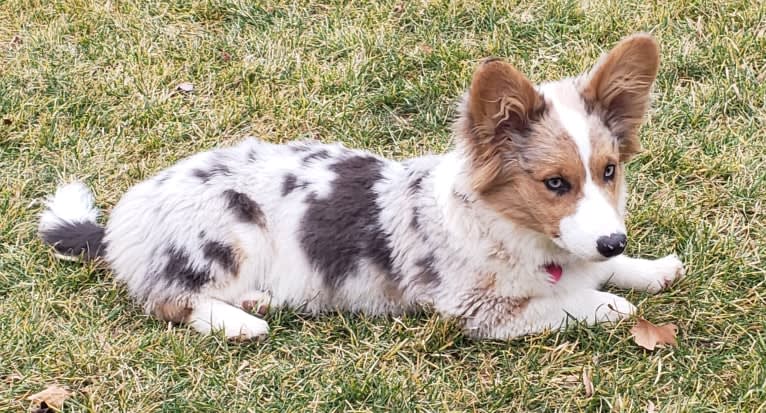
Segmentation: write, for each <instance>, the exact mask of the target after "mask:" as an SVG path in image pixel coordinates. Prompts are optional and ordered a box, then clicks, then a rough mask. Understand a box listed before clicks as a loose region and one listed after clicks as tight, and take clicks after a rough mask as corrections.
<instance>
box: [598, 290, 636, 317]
mask: <svg viewBox="0 0 766 413" xmlns="http://www.w3.org/2000/svg"><path fill="white" fill-rule="evenodd" d="M635 313H636V306H635V305H633V304H631V303H630V301H628V300H626V299H624V298H622V297H620V296H618V295H613V294H609V297H608V299H607V300H605V301H604V302H602V303H601V305H599V306H598V307H597V308H596V322H599V323H616V322H618V321H620V320H622V319H624V318H628V317H630V316H631V315H633V314H635Z"/></svg>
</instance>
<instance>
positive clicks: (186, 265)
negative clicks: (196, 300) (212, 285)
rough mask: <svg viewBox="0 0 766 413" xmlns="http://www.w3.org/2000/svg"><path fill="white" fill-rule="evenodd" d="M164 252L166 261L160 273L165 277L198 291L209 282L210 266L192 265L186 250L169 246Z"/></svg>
mask: <svg viewBox="0 0 766 413" xmlns="http://www.w3.org/2000/svg"><path fill="white" fill-rule="evenodd" d="M165 254H166V255H167V262H166V263H165V268H164V269H163V271H162V275H163V276H164V277H165V278H166V279H168V280H171V281H177V282H178V283H180V284H181V285H183V286H184V287H185V288H187V289H189V290H192V291H199V289H200V288H202V286H204V285H205V284H207V283H208V282H210V268H208V267H206V268H197V267H195V266H193V265H192V264H191V260H190V258H189V254H187V253H186V251H184V250H182V249H179V248H176V247H170V248H169V249H168V250H167V251H166V252H165Z"/></svg>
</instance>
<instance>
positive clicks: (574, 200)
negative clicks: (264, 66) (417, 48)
mask: <svg viewBox="0 0 766 413" xmlns="http://www.w3.org/2000/svg"><path fill="white" fill-rule="evenodd" d="M658 66H659V46H658V44H657V42H656V41H655V40H654V39H653V38H652V37H651V36H650V35H648V34H642V33H639V34H634V35H632V36H629V37H626V38H624V39H623V40H621V41H620V42H619V43H618V44H617V45H615V47H614V48H613V49H612V50H611V51H609V52H608V53H606V54H605V55H603V56H602V57H601V58H600V60H599V61H598V62H597V63H596V64H595V65H594V66H593V67H592V68H591V69H590V70H588V71H586V72H585V73H583V74H581V75H579V76H577V77H572V78H566V79H563V80H558V81H552V82H547V83H542V84H540V85H534V84H533V83H532V82H531V81H530V80H528V79H527V78H526V77H525V76H524V75H523V74H522V73H520V72H519V71H518V70H517V69H516V68H515V67H514V66H512V65H511V64H509V63H507V62H504V61H502V60H500V59H487V60H485V61H483V62H481V63H480V64H479V65H478V66H477V68H476V70H475V72H474V74H473V78H472V80H471V84H470V87H469V89H468V91H467V92H466V93H465V94H464V96H463V97H462V99H461V103H460V104H459V108H458V114H457V116H456V121H455V122H454V127H453V136H454V141H455V142H454V147H453V149H452V150H450V151H449V152H447V153H444V154H441V155H426V156H422V157H417V158H413V159H407V160H404V161H401V162H398V161H392V160H388V159H384V158H382V157H379V156H377V155H375V154H371V153H367V152H363V151H359V150H354V149H349V148H346V147H344V146H341V145H339V144H322V143H319V142H314V141H298V142H291V143H288V144H283V145H276V144H271V143H267V142H264V141H259V140H256V139H248V140H245V141H243V142H241V143H239V144H237V145H236V146H233V147H228V148H219V149H215V150H212V151H209V152H204V153H199V154H196V155H194V156H191V157H189V158H187V159H185V160H182V161H180V162H178V163H177V164H175V165H174V166H171V167H169V168H167V169H165V170H163V171H161V172H160V173H159V174H157V175H156V176H154V177H152V178H149V179H147V180H145V181H143V182H141V183H139V184H137V185H135V186H133V187H132V188H130V189H129V190H128V191H127V193H126V194H125V195H124V196H123V197H122V199H121V200H120V201H119V202H118V203H117V205H116V206H115V207H114V208H113V210H112V211H111V216H110V218H109V220H108V223H107V224H106V226H105V227H102V226H99V224H98V223H97V218H98V215H99V211H98V210H97V209H96V208H95V207H94V199H93V195H92V194H91V192H90V191H89V190H88V188H87V187H86V186H85V185H83V184H82V183H79V182H75V183H71V184H67V185H64V186H61V187H60V188H59V189H58V190H57V191H56V193H55V194H54V195H53V196H52V197H49V199H48V201H47V205H46V209H45V210H44V211H43V213H42V215H41V219H40V224H39V234H40V236H41V238H42V240H43V241H44V242H45V243H47V244H49V245H50V246H52V247H53V248H54V249H55V251H56V252H57V254H58V255H60V256H61V257H63V258H70V259H72V258H75V259H82V260H94V259H99V260H102V261H103V262H106V263H107V264H108V266H109V267H110V268H111V269H112V270H113V272H114V275H115V277H116V280H118V281H119V282H121V283H124V284H125V285H126V286H127V289H128V291H129V292H130V294H131V295H132V296H133V297H134V298H135V299H136V300H137V301H138V302H140V303H142V304H143V306H144V309H145V311H146V312H148V313H150V314H152V315H153V316H155V317H157V318H159V319H161V320H166V321H169V322H173V323H178V324H186V325H189V326H191V327H192V328H194V329H195V330H197V331H199V332H200V333H203V334H208V333H211V332H216V331H222V332H223V334H225V335H226V337H229V338H240V339H254V338H262V337H265V336H267V334H268V332H269V326H268V324H267V322H266V321H264V320H263V318H262V317H260V315H263V314H262V313H263V312H264V309H265V308H266V306H267V305H270V306H273V307H289V308H293V309H295V310H297V311H303V312H307V313H309V314H319V313H323V312H327V311H335V310H341V311H348V312H362V313H365V314H370V315H377V314H399V313H404V312H409V311H413V310H417V309H419V308H422V307H428V308H432V309H433V311H435V312H437V313H438V314H439V315H440V316H442V317H445V318H450V319H457V320H458V322H459V323H460V325H461V326H462V327H463V328H464V331H465V333H466V334H467V335H469V336H471V337H476V338H487V339H501V340H504V339H512V338H515V337H519V336H523V335H528V334H535V333H540V332H543V331H546V330H549V329H559V328H562V327H565V326H566V325H567V324H568V323H569V322H570V321H571V322H573V321H577V322H585V323H588V324H593V323H599V322H616V321H618V320H620V319H623V318H625V317H628V316H630V315H631V314H633V313H634V312H635V311H636V308H635V307H634V306H633V305H632V304H631V303H630V302H628V301H627V300H625V299H624V298H622V297H620V296H618V295H615V294H611V293H608V292H603V291H599V287H601V286H602V285H604V284H610V285H612V286H616V287H618V288H623V289H634V290H642V291H648V292H650V293H656V292H658V291H660V290H662V289H664V288H666V287H668V286H669V285H670V284H671V283H672V282H673V281H675V280H676V279H678V278H679V277H681V276H682V275H683V273H684V267H683V264H682V262H681V261H680V260H679V259H678V258H677V256H676V255H668V256H666V257H664V258H661V259H656V260H648V259H639V258H630V257H627V256H625V255H621V253H622V252H623V251H624V249H625V247H626V244H627V235H626V229H625V224H624V217H625V207H626V198H627V190H626V183H625V164H626V163H627V162H628V161H629V160H630V159H631V158H633V157H634V155H636V154H637V153H638V152H639V151H640V143H639V139H638V131H639V128H640V126H641V124H642V123H643V119H644V117H645V113H646V111H647V109H648V106H649V101H650V92H651V88H652V84H653V83H654V80H655V77H656V75H657V71H658ZM254 310H255V311H254Z"/></svg>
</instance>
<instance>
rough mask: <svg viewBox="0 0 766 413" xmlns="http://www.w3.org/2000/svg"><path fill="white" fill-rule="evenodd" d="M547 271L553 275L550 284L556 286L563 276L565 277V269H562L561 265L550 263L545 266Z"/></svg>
mask: <svg viewBox="0 0 766 413" xmlns="http://www.w3.org/2000/svg"><path fill="white" fill-rule="evenodd" d="M544 268H545V271H546V272H547V273H548V274H550V275H551V278H550V282H551V284H556V283H557V282H559V280H560V279H561V276H562V275H564V269H563V268H561V265H559V264H556V263H550V264H546V265H545V267H544Z"/></svg>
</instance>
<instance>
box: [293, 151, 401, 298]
mask: <svg viewBox="0 0 766 413" xmlns="http://www.w3.org/2000/svg"><path fill="white" fill-rule="evenodd" d="M329 169H330V170H332V171H333V172H335V173H336V174H337V177H336V178H335V180H333V182H332V192H331V193H330V194H329V196H327V198H324V199H318V198H317V196H316V195H315V194H311V195H310V196H309V197H308V198H307V200H306V202H307V203H308V208H307V210H306V213H305V215H304V216H303V219H302V222H301V246H302V247H303V249H304V251H305V252H306V255H307V256H308V258H309V260H311V263H312V264H313V265H314V267H315V268H317V269H318V270H319V271H321V272H322V274H323V276H324V281H325V283H326V284H327V285H329V286H331V287H334V288H337V287H338V286H340V285H341V284H342V283H343V281H344V280H345V279H346V278H347V277H349V276H350V275H351V274H352V273H353V272H354V271H355V270H356V269H357V268H358V265H359V262H360V261H361V260H363V259H367V260H370V261H372V262H373V263H374V264H376V265H377V266H378V267H379V268H380V269H381V270H383V271H385V273H386V274H387V275H388V276H389V277H391V278H392V279H394V280H398V279H399V278H400V276H399V275H398V274H397V273H395V272H394V263H393V257H392V250H391V247H390V246H389V243H388V235H387V234H386V233H385V232H384V231H383V229H382V228H381V226H380V222H379V217H380V207H379V206H378V205H377V202H376V200H377V195H376V193H375V191H374V190H373V186H374V185H375V184H376V183H377V182H378V181H380V180H381V179H382V178H383V176H382V173H381V172H382V169H383V162H382V161H381V160H379V159H377V158H375V157H372V156H353V157H350V158H346V159H343V160H340V161H337V162H335V163H334V164H332V165H331V166H330V168H329Z"/></svg>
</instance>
